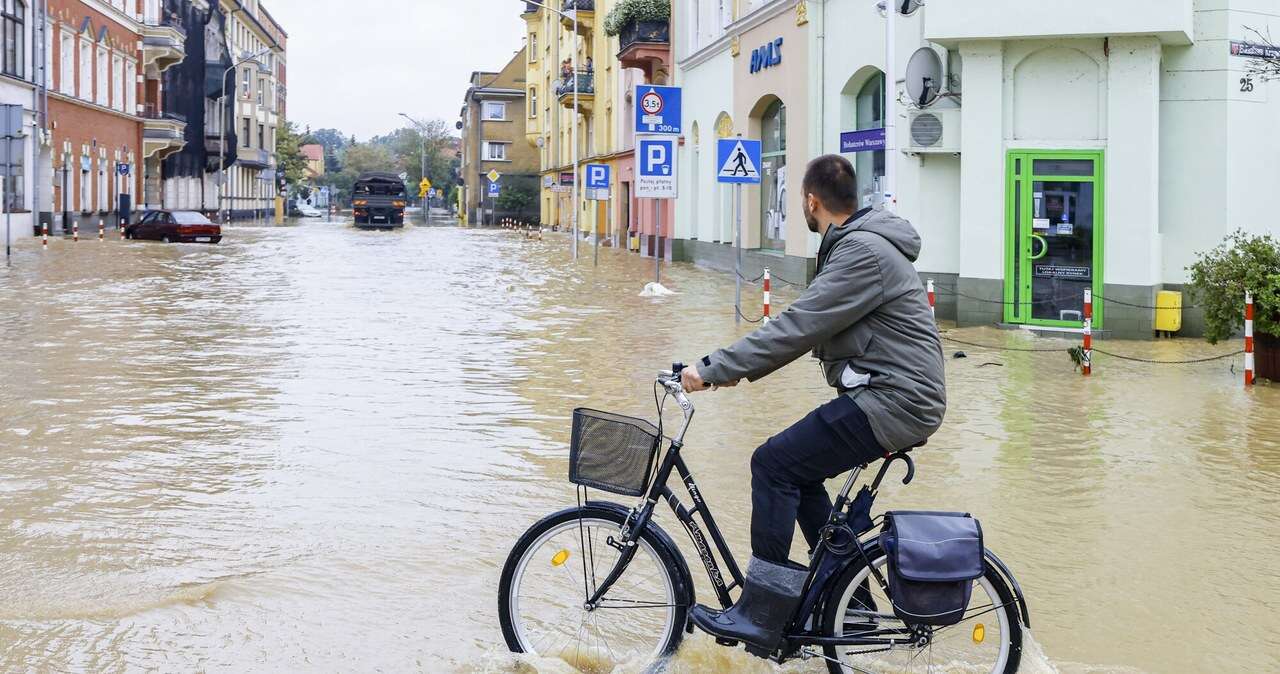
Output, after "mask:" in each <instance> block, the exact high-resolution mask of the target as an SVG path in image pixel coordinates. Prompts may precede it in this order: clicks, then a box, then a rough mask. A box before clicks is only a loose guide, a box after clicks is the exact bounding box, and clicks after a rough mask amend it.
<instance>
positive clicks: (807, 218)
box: [804, 205, 818, 234]
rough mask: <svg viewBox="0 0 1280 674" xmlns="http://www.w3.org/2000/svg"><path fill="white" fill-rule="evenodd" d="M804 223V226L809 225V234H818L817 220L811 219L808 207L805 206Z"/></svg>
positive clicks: (811, 214)
mask: <svg viewBox="0 0 1280 674" xmlns="http://www.w3.org/2000/svg"><path fill="white" fill-rule="evenodd" d="M804 221H805V224H807V225H809V231H810V232H813V233H814V234H817V233H818V219H817V218H815V217H813V213H812V212H810V211H809V207H808V206H807V205H806V206H805V208H804Z"/></svg>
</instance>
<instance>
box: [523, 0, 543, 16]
mask: <svg viewBox="0 0 1280 674" xmlns="http://www.w3.org/2000/svg"><path fill="white" fill-rule="evenodd" d="M540 11H542V4H541V3H537V2H526V3H524V12H522V15H523V16H524V17H525V18H526V19H527V18H530V17H532V16H533V15H534V14H537V13H538V12H540Z"/></svg>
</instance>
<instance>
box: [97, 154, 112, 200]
mask: <svg viewBox="0 0 1280 674" xmlns="http://www.w3.org/2000/svg"><path fill="white" fill-rule="evenodd" d="M108 203H109V202H108V201H107V159H106V157H99V158H98V210H99V211H107V210H110V208H111V207H110V206H109V205H108Z"/></svg>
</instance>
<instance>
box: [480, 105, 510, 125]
mask: <svg viewBox="0 0 1280 674" xmlns="http://www.w3.org/2000/svg"><path fill="white" fill-rule="evenodd" d="M506 119H507V104H506V103H503V102H502V101H485V102H484V120H485V121H498V122H501V121H505V120H506Z"/></svg>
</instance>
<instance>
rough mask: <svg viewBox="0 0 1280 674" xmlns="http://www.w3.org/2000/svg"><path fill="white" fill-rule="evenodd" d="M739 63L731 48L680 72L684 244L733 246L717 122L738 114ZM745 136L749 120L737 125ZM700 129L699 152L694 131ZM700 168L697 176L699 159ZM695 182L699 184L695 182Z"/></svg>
mask: <svg viewBox="0 0 1280 674" xmlns="http://www.w3.org/2000/svg"><path fill="white" fill-rule="evenodd" d="M733 65H734V59H733V57H731V56H730V55H729V50H728V49H727V48H725V49H722V50H721V51H720V52H719V53H717V54H715V55H713V56H711V57H710V58H709V59H707V60H706V61H704V62H702V63H699V64H698V65H696V66H694V67H681V68H679V70H678V79H677V84H678V85H679V86H681V87H683V101H682V105H683V106H684V126H685V143H684V146H683V147H681V148H680V176H679V181H680V184H679V190H680V198H679V199H677V200H676V228H675V236H676V238H680V239H689V238H696V239H698V240H699V241H720V242H728V241H730V240H731V239H730V238H729V237H728V236H727V235H729V234H731V231H732V213H731V212H730V204H731V202H730V201H729V199H730V196H729V192H730V191H731V189H730V188H729V187H728V186H721V185H719V184H718V183H716V182H715V181H714V180H715V179H714V176H715V174H716V170H717V169H718V168H719V167H717V166H715V161H716V156H715V155H716V139H717V136H716V120H717V118H719V116H720V114H721V113H728V114H729V115H732V113H733V110H732V108H733ZM733 122H734V130H735V131H736V132H742V131H743V130H744V126H745V120H737V119H735V120H733ZM695 123H696V124H697V126H698V142H697V148H696V150H697V151H696V152H695V146H694V137H693V126H694V124H695ZM695 155H696V156H697V159H698V165H697V168H696V170H695V167H694V163H693V160H694V157H695ZM695 178H696V181H697V182H695Z"/></svg>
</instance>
